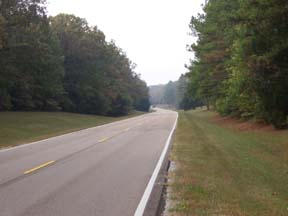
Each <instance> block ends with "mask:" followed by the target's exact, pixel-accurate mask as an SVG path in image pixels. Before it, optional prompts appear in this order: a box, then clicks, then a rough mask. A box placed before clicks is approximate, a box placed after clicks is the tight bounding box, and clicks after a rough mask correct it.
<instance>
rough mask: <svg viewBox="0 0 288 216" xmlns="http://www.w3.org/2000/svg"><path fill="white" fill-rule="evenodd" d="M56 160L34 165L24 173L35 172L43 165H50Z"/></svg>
mask: <svg viewBox="0 0 288 216" xmlns="http://www.w3.org/2000/svg"><path fill="white" fill-rule="evenodd" d="M54 162H55V161H54V160H52V161H48V162H47V163H44V164H41V165H39V166H37V167H34V168H33V169H30V170H27V171H25V172H24V174H29V173H32V172H35V171H36V170H39V169H41V168H43V167H46V166H48V165H50V164H52V163H54Z"/></svg>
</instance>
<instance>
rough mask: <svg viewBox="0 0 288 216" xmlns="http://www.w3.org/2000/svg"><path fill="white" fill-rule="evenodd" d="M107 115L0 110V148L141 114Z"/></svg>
mask: <svg viewBox="0 0 288 216" xmlns="http://www.w3.org/2000/svg"><path fill="white" fill-rule="evenodd" d="M140 114H142V113H140V112H135V113H133V114H131V115H129V116H125V117H117V118H116V117H106V116H96V115H82V114H74V113H63V112H0V149H1V148H5V147H10V146H15V145H19V144H22V143H28V142H32V141H36V140H41V139H45V138H48V137H52V136H57V135H61V134H65V133H69V132H72V131H77V130H81V129H84V128H89V127H94V126H97V125H102V124H106V123H110V122H113V121H118V120H122V119H125V118H128V117H133V116H136V115H140Z"/></svg>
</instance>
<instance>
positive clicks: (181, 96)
mask: <svg viewBox="0 0 288 216" xmlns="http://www.w3.org/2000/svg"><path fill="white" fill-rule="evenodd" d="M188 83H189V79H188V77H187V76H186V75H181V76H180V78H179V79H178V80H177V81H174V82H172V81H169V82H168V83H167V84H165V85H153V86H149V95H150V102H151V104H153V105H160V104H161V105H163V104H165V105H169V106H170V107H171V108H175V109H184V110H189V109H194V108H196V107H199V106H202V105H203V103H202V102H201V101H200V100H197V99H193V98H192V97H190V96H189V91H188Z"/></svg>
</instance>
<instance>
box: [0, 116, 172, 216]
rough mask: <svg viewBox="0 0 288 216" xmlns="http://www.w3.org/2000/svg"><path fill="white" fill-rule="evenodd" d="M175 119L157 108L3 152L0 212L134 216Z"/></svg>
mask: <svg viewBox="0 0 288 216" xmlns="http://www.w3.org/2000/svg"><path fill="white" fill-rule="evenodd" d="M176 118H177V114H176V112H173V111H167V110H166V111H165V110H158V111H157V112H154V113H150V114H146V115H142V116H138V117H135V118H131V119H127V120H123V121H119V122H114V123H110V124H107V125H103V126H100V127H95V128H89V129H86V130H82V131H78V132H74V133H70V134H66V135H62V136H58V137H54V138H50V139H47V140H43V141H39V142H36V143H32V144H28V145H22V146H20V147H16V148H12V149H8V150H2V151H0V215H1V216H40V215H41V216H74V215H75V216H80V215H81V216H86V215H87V216H94V215H99V216H122V215H123V216H129V215H134V214H135V211H136V209H137V207H138V208H139V203H140V201H141V199H142V204H143V194H144V191H146V192H147V185H149V184H148V183H149V181H150V182H151V176H152V173H153V172H155V167H156V165H157V163H159V158H160V156H161V154H163V153H162V152H163V149H165V146H166V144H167V143H166V142H167V139H168V137H169V135H170V133H171V131H172V129H173V126H174V123H175V121H176ZM146 195H147V194H146ZM140 205H141V204H140ZM138 210H139V209H138ZM140 212H141V211H140ZM138 214H139V213H138Z"/></svg>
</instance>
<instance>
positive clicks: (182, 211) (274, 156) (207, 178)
mask: <svg viewBox="0 0 288 216" xmlns="http://www.w3.org/2000/svg"><path fill="white" fill-rule="evenodd" d="M213 115H214V114H213V113H211V112H204V111H189V112H180V113H179V123H178V128H177V131H176V138H175V143H174V147H173V152H172V159H173V160H174V161H175V162H176V166H177V168H176V170H175V171H174V172H173V173H172V174H171V176H170V177H171V179H172V183H171V186H170V187H171V190H172V194H171V199H172V203H173V204H172V206H171V209H170V214H171V215H199V216H202V215H221V216H224V215H225V216H228V215H229V216H232V215H235V216H240V215H241V216H242V215H247V216H256V215H257V216H258V215H261V216H282V215H283V216H284V215H288V131H282V132H275V131H266V132H264V131H247V130H246V131H237V130H233V129H231V128H227V127H225V125H218V124H216V123H212V122H211V117H212V116H213Z"/></svg>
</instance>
